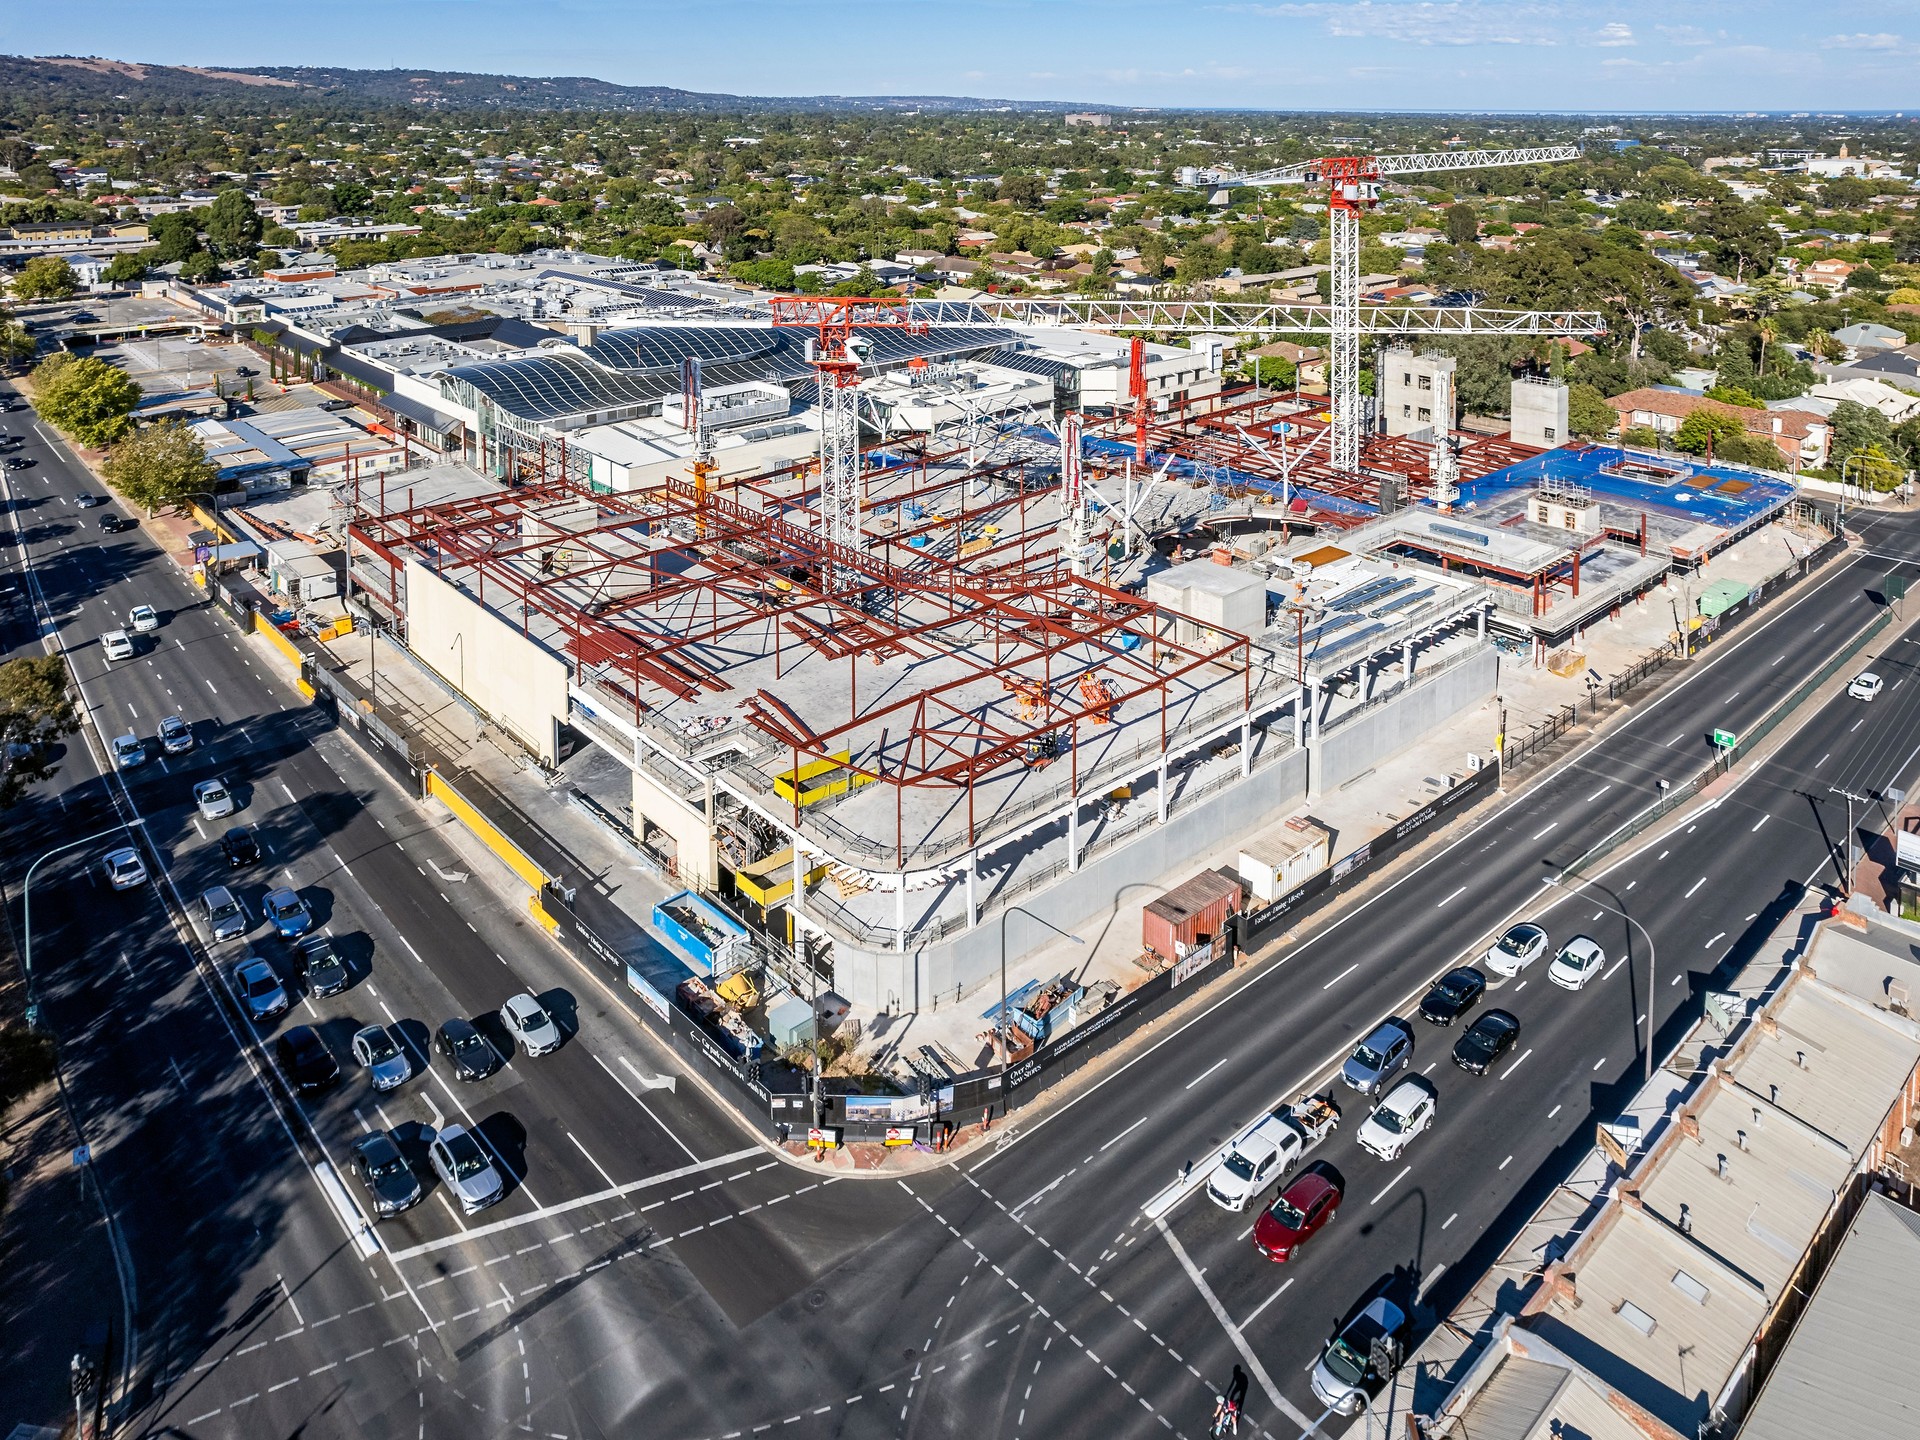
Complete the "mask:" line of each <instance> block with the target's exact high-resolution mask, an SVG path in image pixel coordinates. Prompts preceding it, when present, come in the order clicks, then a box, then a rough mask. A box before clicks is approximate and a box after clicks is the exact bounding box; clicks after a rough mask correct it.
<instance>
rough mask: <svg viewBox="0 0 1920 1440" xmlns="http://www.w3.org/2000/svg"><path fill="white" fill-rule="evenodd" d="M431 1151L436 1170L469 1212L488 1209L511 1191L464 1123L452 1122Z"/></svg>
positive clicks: (428, 1149)
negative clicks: (455, 1123) (508, 1190)
mask: <svg viewBox="0 0 1920 1440" xmlns="http://www.w3.org/2000/svg"><path fill="white" fill-rule="evenodd" d="M427 1154H428V1156H429V1158H430V1159H431V1160H432V1161H433V1173H434V1174H436V1175H438V1176H439V1177H440V1180H441V1183H442V1184H444V1185H445V1186H446V1187H447V1189H449V1190H451V1191H452V1192H453V1193H454V1196H455V1198H457V1199H458V1200H459V1201H460V1208H461V1209H462V1210H464V1211H466V1212H467V1214H469V1215H471V1214H473V1213H474V1212H475V1211H476V1210H484V1209H486V1208H487V1206H489V1205H491V1204H493V1203H494V1202H495V1201H496V1200H498V1199H499V1198H500V1197H501V1196H502V1195H505V1194H506V1193H507V1187H506V1186H505V1185H504V1184H503V1183H502V1182H501V1179H500V1172H499V1171H498V1170H496V1169H494V1168H493V1160H492V1158H491V1157H490V1156H489V1155H488V1154H487V1152H486V1148H485V1147H484V1146H482V1145H481V1144H480V1142H479V1140H477V1139H476V1138H475V1137H474V1135H473V1132H472V1131H470V1130H468V1129H467V1128H466V1127H465V1126H463V1125H449V1126H447V1127H446V1128H445V1129H444V1130H442V1131H441V1132H440V1133H439V1134H438V1135H436V1136H434V1137H433V1143H432V1144H431V1145H429V1146H428V1147H427Z"/></svg>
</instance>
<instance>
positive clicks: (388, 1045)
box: [353, 1025, 413, 1090]
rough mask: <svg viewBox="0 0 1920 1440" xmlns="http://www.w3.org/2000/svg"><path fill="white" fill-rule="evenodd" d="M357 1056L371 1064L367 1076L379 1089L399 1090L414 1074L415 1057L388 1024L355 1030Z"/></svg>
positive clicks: (355, 1057)
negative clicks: (407, 1050)
mask: <svg viewBox="0 0 1920 1440" xmlns="http://www.w3.org/2000/svg"><path fill="white" fill-rule="evenodd" d="M353 1058H354V1059H356V1060H358V1061H359V1062H360V1063H361V1064H362V1065H364V1066H366V1067H367V1079H368V1080H369V1081H371V1082H372V1084H373V1088H374V1089H376V1090H398V1089H399V1088H400V1087H401V1086H402V1085H404V1084H406V1083H407V1081H409V1080H411V1079H412V1078H413V1061H411V1060H409V1059H408V1058H407V1052H406V1050H405V1049H404V1048H403V1047H402V1046H401V1044H400V1042H399V1041H398V1040H395V1039H394V1038H393V1033H392V1032H391V1031H390V1030H388V1029H387V1027H386V1026H384V1025H369V1026H367V1027H366V1028H365V1029H364V1030H356V1031H354V1033H353Z"/></svg>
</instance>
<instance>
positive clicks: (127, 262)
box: [100, 250, 147, 286]
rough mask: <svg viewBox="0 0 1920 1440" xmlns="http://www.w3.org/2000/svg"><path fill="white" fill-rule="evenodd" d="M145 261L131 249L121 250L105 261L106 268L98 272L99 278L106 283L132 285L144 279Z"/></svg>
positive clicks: (145, 271)
mask: <svg viewBox="0 0 1920 1440" xmlns="http://www.w3.org/2000/svg"><path fill="white" fill-rule="evenodd" d="M146 273H147V262H146V261H144V260H142V259H141V258H140V257H139V255H137V254H136V253H134V252H133V251H131V250H122V251H121V252H120V253H119V254H118V255H116V256H114V257H113V259H111V260H109V261H108V262H107V268H106V269H104V270H102V271H101V272H100V278H101V280H102V281H104V282H105V283H106V284H108V285H113V286H123V285H132V284H135V283H136V282H138V281H140V280H141V279H144V278H145V276H146Z"/></svg>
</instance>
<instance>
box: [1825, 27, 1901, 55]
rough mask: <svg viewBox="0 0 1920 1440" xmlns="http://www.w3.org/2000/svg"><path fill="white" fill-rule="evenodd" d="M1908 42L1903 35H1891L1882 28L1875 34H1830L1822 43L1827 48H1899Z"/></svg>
mask: <svg viewBox="0 0 1920 1440" xmlns="http://www.w3.org/2000/svg"><path fill="white" fill-rule="evenodd" d="M1906 43H1907V42H1906V40H1905V39H1904V38H1902V37H1901V36H1899V35H1890V34H1888V33H1887V32H1886V31H1884V30H1882V31H1880V32H1879V33H1878V34H1874V35H1867V34H1855V35H1829V36H1827V38H1826V39H1824V40H1822V41H1821V42H1820V45H1821V48H1822V49H1825V50H1899V49H1903V48H1904V47H1905V46H1906Z"/></svg>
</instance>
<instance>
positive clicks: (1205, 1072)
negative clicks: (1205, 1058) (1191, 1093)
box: [1181, 1055, 1232, 1090]
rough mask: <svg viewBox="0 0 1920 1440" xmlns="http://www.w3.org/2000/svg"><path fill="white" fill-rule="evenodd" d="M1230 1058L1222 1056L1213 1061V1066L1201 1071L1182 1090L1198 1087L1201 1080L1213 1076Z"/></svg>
mask: <svg viewBox="0 0 1920 1440" xmlns="http://www.w3.org/2000/svg"><path fill="white" fill-rule="evenodd" d="M1230 1058H1232V1057H1230V1056H1226V1055H1222V1056H1221V1057H1220V1058H1219V1059H1218V1060H1216V1061H1214V1062H1213V1064H1211V1065H1209V1066H1208V1067H1207V1068H1206V1069H1204V1070H1202V1071H1201V1072H1200V1073H1199V1074H1198V1075H1196V1076H1194V1077H1193V1079H1191V1080H1189V1081H1188V1082H1187V1083H1186V1084H1185V1085H1183V1086H1182V1087H1181V1088H1182V1089H1183V1090H1191V1089H1193V1087H1194V1086H1196V1085H1198V1084H1199V1083H1200V1082H1201V1081H1202V1080H1204V1079H1206V1078H1207V1076H1209V1075H1211V1074H1213V1072H1214V1071H1216V1070H1218V1069H1219V1068H1220V1067H1221V1066H1222V1065H1224V1064H1226V1063H1227V1061H1228V1060H1229V1059H1230Z"/></svg>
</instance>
